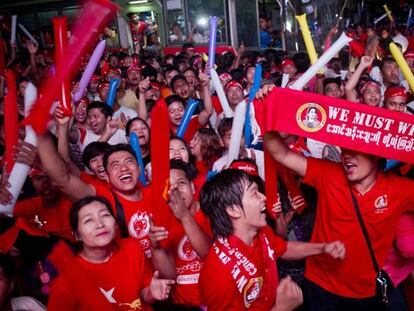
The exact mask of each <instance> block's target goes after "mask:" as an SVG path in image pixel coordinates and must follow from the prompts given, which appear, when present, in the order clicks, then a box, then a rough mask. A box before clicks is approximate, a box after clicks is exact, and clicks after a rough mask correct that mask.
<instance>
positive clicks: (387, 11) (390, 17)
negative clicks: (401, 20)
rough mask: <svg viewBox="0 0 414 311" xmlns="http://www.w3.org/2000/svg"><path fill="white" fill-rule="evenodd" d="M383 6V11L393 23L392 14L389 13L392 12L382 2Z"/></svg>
mask: <svg viewBox="0 0 414 311" xmlns="http://www.w3.org/2000/svg"><path fill="white" fill-rule="evenodd" d="M383 7H384V10H385V13H387V16H388V18H389V19H390V21H391V23H393V22H394V19H393V18H392V15H391V13H392V12H391V11H390V10H389V9H388V6H387V5H386V4H384V5H383Z"/></svg>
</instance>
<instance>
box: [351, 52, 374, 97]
mask: <svg viewBox="0 0 414 311" xmlns="http://www.w3.org/2000/svg"><path fill="white" fill-rule="evenodd" d="M371 64H372V58H370V57H369V56H362V57H361V61H360V63H359V65H358V67H357V68H356V70H355V72H354V73H353V74H352V76H351V78H350V79H349V80H348V82H347V83H346V84H345V98H346V99H347V100H349V101H352V102H357V101H358V98H357V95H356V94H357V91H356V90H355V88H356V86H357V84H358V81H359V78H360V77H361V75H362V73H363V72H364V70H365V69H367V68H368V67H369V66H371Z"/></svg>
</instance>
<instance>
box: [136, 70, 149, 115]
mask: <svg viewBox="0 0 414 311" xmlns="http://www.w3.org/2000/svg"><path fill="white" fill-rule="evenodd" d="M149 85H150V80H149V77H147V78H145V79H144V80H141V81H140V82H139V84H138V107H137V114H138V117H140V118H141V119H143V120H145V121H148V111H147V106H146V105H145V101H146V100H147V98H146V97H145V92H146V90H147V89H148V87H149Z"/></svg>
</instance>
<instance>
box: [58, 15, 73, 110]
mask: <svg viewBox="0 0 414 311" xmlns="http://www.w3.org/2000/svg"><path fill="white" fill-rule="evenodd" d="M53 30H54V33H55V63H56V65H57V68H62V65H61V64H62V63H63V62H64V60H63V58H62V57H63V52H64V50H65V49H66V46H67V44H68V37H67V17H66V16H56V17H53ZM59 99H60V103H61V107H62V109H63V113H64V114H65V115H67V116H70V115H72V105H71V97H70V80H69V79H68V78H65V79H64V80H63V82H62V85H61V86H60V96H59Z"/></svg>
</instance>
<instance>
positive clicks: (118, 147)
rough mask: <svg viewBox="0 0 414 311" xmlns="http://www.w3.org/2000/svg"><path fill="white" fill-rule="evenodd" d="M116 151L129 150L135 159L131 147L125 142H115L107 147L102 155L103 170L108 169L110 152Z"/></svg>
mask: <svg viewBox="0 0 414 311" xmlns="http://www.w3.org/2000/svg"><path fill="white" fill-rule="evenodd" d="M118 151H126V152H129V153H130V154H131V155H132V156H133V157H134V159H135V160H136V159H137V158H136V156H135V152H134V151H133V150H132V148H131V147H130V146H129V145H126V144H117V145H111V146H110V147H109V148H107V149H105V151H104V156H103V160H102V161H103V166H104V168H105V171H108V170H107V168H108V159H109V157H110V156H111V154H113V153H115V152H118Z"/></svg>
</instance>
